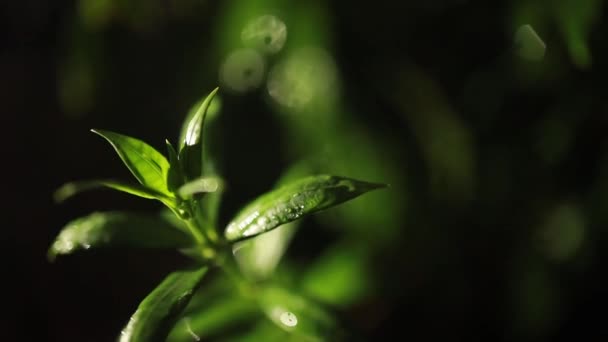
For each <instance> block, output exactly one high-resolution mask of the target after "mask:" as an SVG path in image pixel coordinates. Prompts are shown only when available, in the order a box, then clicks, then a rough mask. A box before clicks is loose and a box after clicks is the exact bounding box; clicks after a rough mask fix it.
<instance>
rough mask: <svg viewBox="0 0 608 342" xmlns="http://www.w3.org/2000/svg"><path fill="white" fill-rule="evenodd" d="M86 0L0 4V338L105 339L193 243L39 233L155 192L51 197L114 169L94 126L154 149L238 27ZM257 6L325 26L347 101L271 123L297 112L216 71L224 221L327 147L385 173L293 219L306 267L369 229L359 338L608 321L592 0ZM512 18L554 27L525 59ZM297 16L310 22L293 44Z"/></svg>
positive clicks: (343, 164)
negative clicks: (370, 186) (174, 247)
mask: <svg viewBox="0 0 608 342" xmlns="http://www.w3.org/2000/svg"><path fill="white" fill-rule="evenodd" d="M91 3H93V1H80V2H78V1H76V2H75V1H67V2H62V1H48V2H46V1H34V0H29V1H27V0H26V1H14V2H5V3H3V4H2V5H0V43H1V44H0V75H1V76H0V110H1V112H2V118H3V122H4V124H3V125H2V127H3V128H4V129H5V131H6V132H7V133H8V134H5V135H4V146H5V151H9V153H8V156H6V157H5V159H4V162H3V166H4V167H3V169H4V171H5V172H4V173H5V174H6V176H5V177H6V178H5V182H6V184H7V185H8V189H9V191H8V193H7V194H8V196H5V197H4V201H3V203H4V208H5V209H4V210H3V213H4V215H5V216H6V215H7V214H8V217H9V220H8V221H5V224H4V225H3V226H4V227H3V228H4V229H3V232H4V233H3V240H4V241H5V242H4V243H3V247H4V248H3V253H4V254H5V257H4V260H5V265H8V269H9V270H10V271H11V272H10V273H9V274H8V275H6V274H5V276H4V277H3V280H4V282H5V286H4V288H5V289H4V291H3V292H4V297H5V300H4V301H5V302H6V301H8V304H9V305H8V307H5V308H4V310H3V311H4V315H6V317H5V318H3V319H2V321H3V323H2V325H4V324H6V327H5V328H3V329H1V330H0V335H4V336H3V337H4V338H3V340H6V341H10V340H48V341H108V340H112V339H114V338H115V337H116V336H117V333H118V332H119V331H120V329H121V327H122V326H123V325H124V324H125V323H126V321H127V320H128V317H129V316H130V314H131V313H132V312H133V310H134V309H135V308H136V306H137V303H138V301H139V300H140V299H141V298H142V297H143V296H144V295H145V294H146V293H147V292H148V291H150V290H151V289H153V288H154V286H155V284H156V283H158V281H160V280H161V279H162V278H163V277H164V275H165V274H166V273H168V272H169V271H170V270H172V269H174V268H175V267H177V266H180V265H184V264H185V263H186V260H185V258H184V257H181V256H179V255H177V254H176V253H173V252H171V251H168V252H164V251H140V250H111V251H108V250H101V251H90V252H86V253H80V254H78V255H74V256H68V257H63V258H60V259H59V260H57V261H56V262H55V263H49V262H48V261H47V259H46V251H47V249H48V246H49V245H50V244H51V242H52V241H53V238H54V236H56V234H57V233H58V232H59V230H60V229H61V227H62V226H63V225H64V224H65V223H66V222H68V221H69V220H70V219H72V218H75V217H77V216H79V215H84V214H87V213H89V212H91V211H94V210H110V209H130V210H138V211H154V210H156V209H157V208H159V207H158V205H157V204H155V203H151V202H148V201H144V200H132V199H131V198H130V197H128V196H125V195H122V194H117V193H112V192H109V191H99V192H91V193H86V194H82V195H79V197H77V198H75V199H73V200H70V201H68V202H66V203H64V204H61V205H57V204H54V203H53V200H52V193H53V191H54V190H55V189H56V188H57V187H58V186H60V185H61V184H62V183H64V182H66V181H70V180H74V179H87V178H118V179H129V177H130V175H129V174H128V171H127V170H126V169H124V167H123V166H122V165H121V163H120V161H119V160H118V158H116V157H115V155H114V154H113V152H112V151H111V149H110V148H109V146H107V145H106V143H105V142H104V141H102V140H101V139H98V138H97V137H95V136H93V135H92V134H90V133H89V132H88V130H89V129H90V128H93V127H100V128H106V129H111V130H113V131H117V132H122V133H125V134H128V135H132V136H136V137H139V138H141V139H143V140H145V141H148V142H150V144H152V145H153V146H156V147H158V148H159V149H160V148H161V147H163V146H162V145H163V139H164V138H170V139H175V138H176V137H177V132H179V129H180V125H181V120H182V118H183V117H184V116H185V114H186V113H187V112H188V110H189V108H190V106H192V104H193V103H194V102H196V101H197V100H198V99H200V98H201V97H202V96H204V94H206V93H207V92H208V91H210V90H211V89H212V88H214V87H215V86H216V85H217V84H218V83H219V80H218V69H219V67H220V65H221V63H222V61H223V59H224V58H225V56H226V55H227V54H228V52H230V48H231V47H234V46H236V45H237V43H234V41H237V42H238V39H235V40H234V41H231V40H230V39H231V38H230V37H231V35H230V34H231V33H230V31H229V30H228V29H227V27H228V28H229V27H231V26H237V27H236V28H235V30H236V31H237V32H239V31H240V28H239V27H238V25H239V23H238V21H235V22H230V21H229V20H226V18H227V17H229V16H228V15H227V14H226V13H228V12H229V11H232V10H234V8H238V7H239V6H241V5H239V4H238V2H226V3H222V4H219V3H216V2H213V1H208V2H206V1H195V0H189V1H186V0H185V1H177V0H174V1H157V0H155V1H132V2H130V3H129V5H124V6H120V5H112V4H113V3H118V1H116V2H113V1H99V3H101V4H106V5H99V8H101V9H99V8H97V7H95V6H94V5H91ZM256 4H257V5H259V8H257V9H256V10H257V11H261V12H262V13H263V12H264V11H265V10H267V9H269V10H271V12H272V13H277V14H278V16H279V17H281V16H282V17H283V18H285V21H286V24H287V27H288V30H291V29H292V26H291V25H292V24H293V27H294V28H293V30H292V31H288V32H289V33H288V36H287V41H288V43H287V44H286V48H285V50H286V51H297V47H298V46H297V44H309V45H310V44H315V43H317V44H318V45H319V46H321V47H322V48H324V49H325V50H326V51H327V52H328V53H329V55H331V56H333V58H334V61H335V68H336V69H335V70H334V71H335V72H336V73H337V75H339V76H338V83H339V84H340V87H339V91H340V92H339V94H338V95H335V94H334V95H332V96H336V97H337V98H339V100H336V101H335V102H336V103H337V104H330V105H324V104H321V105H319V106H318V107H311V108H312V109H308V112H315V113H316V110H317V109H319V108H320V109H319V110H320V111H323V110H327V111H338V112H340V115H339V116H336V118H334V119H331V120H327V122H329V123H327V122H326V121H323V120H324V119H319V117H316V116H314V115H313V116H310V118H309V119H306V118H305V119H302V118H301V117H300V118H298V119H295V120H284V119H282V118H281V115H284V113H290V112H291V111H290V110H285V109H281V108H280V106H277V104H275V103H273V102H272V98H271V97H269V96H268V95H267V93H266V88H265V87H264V86H263V85H262V86H260V87H258V88H254V89H252V90H250V91H248V92H245V93H238V92H234V91H230V86H229V85H228V86H225V87H224V86H223V87H222V90H221V92H220V95H221V96H222V99H221V100H222V110H221V120H219V123H218V125H217V132H219V133H217V135H218V138H217V139H218V141H219V142H218V146H220V147H221V149H220V150H221V156H222V157H221V159H222V161H223V167H222V169H223V175H224V178H225V179H226V180H227V183H228V184H229V188H228V193H227V196H226V201H225V203H224V206H223V208H222V217H223V222H226V220H227V219H229V217H230V214H231V213H233V212H234V211H235V210H236V209H238V207H240V206H241V205H242V204H244V203H245V202H246V201H247V200H250V199H251V198H253V197H254V196H255V195H256V194H259V193H261V192H263V191H265V190H267V189H269V188H270V187H271V186H272V184H273V183H274V181H275V180H276V179H277V178H278V177H279V175H280V174H281V173H282V170H283V169H284V168H285V167H287V166H288V165H290V164H291V163H292V162H293V161H296V160H299V159H301V158H302V157H309V156H316V154H317V153H318V152H319V151H320V150H323V151H325V149H328V150H329V151H330V152H327V153H328V154H327V156H328V157H327V158H326V159H325V160H326V163H325V164H323V166H324V169H326V170H327V172H333V171H334V170H339V171H340V172H342V173H345V174H348V175H352V176H360V177H361V178H363V179H369V180H373V181H384V182H388V183H391V185H392V187H391V188H390V189H389V190H388V192H389V194H387V195H377V197H374V198H372V199H371V200H369V202H357V203H358V204H359V207H351V209H352V210H350V211H357V212H359V215H363V216H364V217H367V219H366V220H363V221H362V220H361V219H360V216H357V215H356V213H355V214H353V213H350V212H349V209H348V208H347V209H345V210H344V211H342V212H341V214H340V215H342V216H341V217H342V218H344V219H345V220H346V221H347V222H358V223H359V225H360V227H356V228H353V229H352V230H353V231H352V232H350V231H348V229H342V228H340V227H338V226H339V225H338V224H335V221H336V220H333V218H332V216H331V215H330V216H328V217H329V218H326V219H324V220H318V221H315V220H307V221H305V223H304V225H305V226H307V227H306V228H307V229H302V230H301V231H300V232H298V235H297V236H296V239H295V241H294V243H293V245H292V246H291V249H290V251H289V253H288V256H289V257H290V258H291V259H292V260H293V262H294V263H295V264H297V265H302V267H305V265H306V264H307V263H308V262H310V261H311V260H314V259H315V258H316V256H317V255H319V254H320V253H321V252H322V251H323V250H324V249H325V248H326V247H327V246H329V245H330V244H331V243H333V242H335V241H338V240H339V239H340V238H341V237H342V236H343V235H348V236H349V238H350V239H351V240H353V241H363V242H365V243H368V244H369V246H371V247H370V255H371V256H370V260H369V270H368V271H369V272H367V273H366V274H368V275H369V276H370V277H372V278H373V283H374V286H373V288H374V291H372V292H371V294H370V295H368V296H366V297H365V299H363V300H360V301H357V302H355V303H354V304H352V305H350V306H348V307H347V308H346V309H344V310H343V311H342V314H343V315H344V316H346V317H349V319H352V320H353V321H354V322H356V323H357V324H358V325H359V326H360V327H362V328H361V329H362V330H363V333H364V334H365V335H364V336H369V338H372V337H373V338H382V337H388V336H396V337H398V338H399V339H403V340H413V341H422V340H425V341H428V340H439V339H449V340H452V341H461V340H462V341H465V340H467V341H471V340H475V341H476V340H495V341H500V340H503V341H511V340H523V341H525V340H529V341H545V340H546V341H556V340H564V341H566V340H573V339H576V340H586V341H600V340H604V339H605V338H606V337H608V325H607V324H606V322H605V315H604V314H603V312H604V311H605V308H606V305H608V300H607V299H608V297H607V290H606V288H607V286H608V282H607V279H606V268H605V261H606V260H608V255H607V253H608V252H607V249H606V248H605V246H606V243H608V241H607V239H608V236H607V234H606V229H607V228H606V224H607V223H608V205H607V204H606V203H608V134H607V133H606V132H607V129H608V104H607V102H606V100H605V94H606V91H605V89H606V87H605V77H606V75H608V73H607V72H606V60H607V58H608V56H607V52H608V50H607V46H606V44H605V37H606V34H608V27H607V26H606V22H605V21H604V20H603V19H604V15H603V12H602V9H603V7H604V6H603V3H602V2H601V1H591V0H585V1H567V0H563V1H555V2H553V1H515V0H513V1H494V2H488V1H464V0H462V1H457V0H433V1H424V2H423V1H416V2H414V1H403V2H390V1H386V2H382V1H376V2H364V1H331V2H327V3H324V2H310V3H308V4H303V2H294V3H293V4H290V5H286V2H281V1H275V2H272V3H271V2H267V4H265V3H264V2H263V1H262V2H256ZM87 6H88V7H87ZM104 6H106V7H104ZM243 6H244V5H242V6H241V7H243ZM264 6H267V7H264ZM249 7H255V6H253V5H250V6H249ZM91 8H93V9H91ZM311 8H312V10H311ZM303 9H305V10H303ZM255 13H256V12H255V11H252V13H251V15H252V16H253V15H255ZM312 14H320V15H312ZM298 15H301V16H302V17H301V18H299V17H298ZM237 17H238V16H237ZM294 18H296V19H297V18H299V20H301V22H299V24H298V25H300V26H297V25H296V22H297V20H296V19H294ZM522 24H531V25H532V26H533V27H534V28H535V29H536V31H537V32H538V34H539V36H540V37H542V39H543V40H544V42H545V43H546V45H547V49H546V53H545V56H544V58H543V59H542V60H539V61H529V60H525V59H524V58H521V57H519V56H518V54H517V49H518V48H517V47H516V46H514V44H513V36H514V33H515V31H516V29H517V27H519V26H520V25H522ZM321 26H322V27H323V28H322V29H320V28H319V27H321ZM298 30H299V31H298ZM309 31H310V32H313V31H315V32H317V33H316V34H317V36H314V35H313V34H312V33H311V34H310V35H311V37H312V38H311V37H307V36H306V34H307V33H308V32H309ZM292 32H293V36H298V32H300V37H305V38H301V41H300V42H297V43H291V42H293V41H290V38H291V37H292V36H291V35H290V34H291V33H292ZM319 32H320V33H319ZM232 38H234V37H232ZM302 41H303V43H302ZM290 44H291V45H290ZM283 53H284V54H287V53H288V52H281V53H279V54H278V55H275V56H272V57H270V59H269V60H270V62H269V63H275V62H278V61H280V60H281V58H283V57H284V55H283ZM332 91H333V90H332ZM330 95H331V94H330ZM330 95H327V96H330ZM296 112H297V111H296ZM308 112H307V110H302V111H301V112H299V114H297V115H305V114H302V113H308ZM313 114H314V113H313ZM317 114H318V113H317ZM311 115H312V114H311ZM4 120H7V121H4ZM303 122H308V125H309V126H306V123H303ZM316 125H318V127H316ZM319 127H321V128H319ZM327 127H329V128H327ZM360 138H361V139H360ZM341 139H342V140H341ZM335 146H338V147H335ZM334 147H335V148H334ZM336 151H337V152H336ZM324 153H325V152H324ZM332 153H337V154H338V155H339V156H340V157H339V158H336V157H335V156H336V155H335V154H332ZM338 159H339V162H340V165H339V166H336V165H334V164H335V163H334V162H335V161H336V160H338ZM327 160H328V161H327ZM382 196H384V197H382ZM358 201H359V200H358ZM361 201H363V199H362V200H361ZM354 205H355V204H354ZM353 208H354V209H353ZM355 209H356V210H355ZM360 209H363V210H360ZM366 211H368V212H366ZM349 215H350V216H349ZM353 215H354V216H353ZM349 220H350V221H349ZM332 227H334V228H332ZM335 227H338V228H335Z"/></svg>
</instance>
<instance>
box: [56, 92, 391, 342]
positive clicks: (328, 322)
mask: <svg viewBox="0 0 608 342" xmlns="http://www.w3.org/2000/svg"><path fill="white" fill-rule="evenodd" d="M216 92H217V89H215V90H214V91H213V92H211V93H210V94H209V96H207V97H206V99H205V100H204V101H203V102H202V103H201V105H200V106H199V107H198V110H196V111H193V112H192V113H191V114H190V115H189V116H188V117H187V118H186V121H185V123H184V126H183V129H182V132H181V135H180V141H179V149H178V150H179V151H178V150H176V149H175V148H174V147H173V145H171V143H170V142H169V141H167V142H166V145H167V153H168V159H166V158H165V157H164V156H163V155H162V154H161V153H160V152H158V151H157V150H155V149H154V148H153V147H151V146H150V145H148V144H146V143H145V142H143V141H140V140H138V139H135V138H131V137H128V136H125V135H121V134H118V133H113V132H109V131H103V130H93V132H94V133H96V134H98V135H100V136H101V137H103V138H105V139H106V140H107V141H108V142H109V143H110V144H111V145H112V146H113V147H114V149H115V150H116V152H117V153H118V155H119V156H120V158H121V159H122V161H123V162H124V164H125V165H126V166H127V167H128V168H129V170H130V171H131V173H132V174H133V175H134V176H135V178H136V179H137V181H138V182H139V184H128V183H123V182H118V181H113V180H98V181H84V182H73V183H68V184H66V185H64V186H63V187H61V188H60V189H59V190H58V191H57V192H56V194H55V196H56V199H57V200H59V201H61V200H64V199H66V198H68V197H70V196H72V195H74V194H76V193H79V192H81V191H84V190H89V189H93V188H97V187H109V188H112V189H115V190H118V191H123V192H126V193H129V194H132V195H135V196H139V197H143V198H147V199H155V200H158V201H160V202H162V203H163V204H164V205H165V206H166V207H167V208H168V210H169V211H164V212H163V213H162V214H161V215H160V216H147V215H141V214H134V213H126V212H98V213H93V214H91V215H89V216H86V217H82V218H79V219H76V220H74V221H72V222H70V223H68V224H67V226H66V227H64V228H63V230H62V231H61V232H60V234H59V235H58V236H57V238H56V239H55V241H54V243H53V244H52V245H51V247H50V249H49V254H48V255H49V258H50V259H51V260H52V259H54V258H55V257H56V256H57V255H63V254H71V253H73V252H75V251H78V250H82V249H89V248H100V247H105V246H129V247H131V246H132V247H153V248H176V249H178V250H179V251H180V252H182V253H184V254H186V255H187V256H189V257H192V259H193V263H194V266H193V267H192V268H190V269H186V270H178V271H175V272H173V273H171V274H169V275H168V276H167V277H166V278H165V280H164V281H163V282H162V283H161V284H160V285H159V286H158V287H157V288H156V289H154V290H153V291H152V292H151V293H150V294H149V295H148V296H147V297H146V298H145V299H144V300H143V301H142V302H141V304H140V305H139V307H138V308H137V311H136V312H135V313H134V314H133V316H132V317H131V319H130V320H129V322H128V324H127V325H126V327H125V328H124V329H123V331H122V333H121V335H120V341H152V340H164V339H166V338H167V336H168V335H169V333H170V332H171V331H172V329H174V327H175V326H176V324H177V323H178V320H180V318H182V317H184V315H185V311H188V315H189V316H188V319H192V321H195V320H199V321H203V323H202V326H203V327H209V324H211V325H213V324H216V325H218V324H224V323H222V322H223V321H230V320H231V319H233V320H237V319H238V318H239V317H242V316H243V315H245V316H247V317H255V314H253V315H252V312H260V313H263V314H264V315H265V316H266V317H267V318H268V319H269V321H270V322H273V323H275V324H276V325H277V326H278V327H280V328H282V329H283V330H285V331H287V332H289V336H290V338H295V339H300V338H303V339H313V340H318V339H326V338H329V336H333V337H332V338H335V337H336V335H335V334H336V331H337V330H336V321H335V320H334V318H333V317H332V316H331V315H330V314H329V313H328V312H327V311H326V310H325V309H324V308H323V307H322V306H320V305H318V304H316V303H314V302H313V301H311V300H309V299H307V298H306V297H305V296H303V295H301V294H298V293H296V292H294V291H291V290H289V289H287V288H285V287H283V286H282V285H281V284H279V283H278V282H275V281H264V282H260V281H256V279H252V278H251V277H248V276H247V272H248V271H251V267H249V269H248V266H247V263H246V262H245V263H240V265H239V266H240V267H241V271H239V270H238V269H237V268H236V267H235V265H236V263H235V262H234V260H233V258H232V252H233V250H234V246H235V244H242V243H243V242H241V241H243V240H246V239H250V238H252V237H254V236H257V235H260V234H264V233H267V232H269V231H271V230H273V229H275V228H277V227H279V226H282V225H283V226H284V227H286V224H288V223H290V222H292V221H295V220H298V219H299V218H301V217H303V216H305V215H308V214H311V213H314V212H317V211H320V210H323V209H326V208H329V207H332V206H335V205H337V204H340V203H342V202H345V201H348V200H350V199H353V198H355V197H357V196H359V195H361V194H363V193H365V192H367V191H370V190H374V189H378V188H381V187H384V186H385V185H382V184H373V183H368V182H363V181H358V180H354V179H350V178H345V177H339V176H330V175H316V176H309V177H305V178H301V179H299V180H296V181H291V182H289V183H287V184H284V185H282V186H279V187H277V188H276V189H275V190H272V191H270V192H268V193H266V194H264V195H262V196H260V197H258V198H257V199H256V200H254V201H253V202H251V203H250V204H249V205H247V206H245V207H244V208H243V209H242V210H241V211H240V212H239V213H238V214H237V215H235V216H234V218H233V219H232V220H231V221H230V223H228V224H227V226H226V228H225V230H224V232H223V234H221V233H220V232H219V231H218V229H217V228H218V227H217V226H218V224H217V212H218V208H219V199H220V195H221V188H222V181H221V180H220V178H219V177H218V176H217V175H216V174H215V173H214V172H213V171H212V167H211V165H212V161H211V160H209V158H208V156H207V155H206V153H204V149H203V126H204V123H205V117H206V114H207V110H208V108H209V105H210V104H211V101H212V99H213V97H214V95H215V94H216ZM275 232H279V231H275ZM271 247H272V246H264V248H271ZM244 255H245V256H247V254H244ZM278 257H280V253H279V256H278ZM216 268H217V269H220V270H223V271H224V272H223V273H224V274H226V275H228V277H225V278H218V279H220V280H218V281H216V282H215V283H210V285H209V286H206V288H205V290H206V291H208V292H209V293H208V295H209V296H211V297H214V300H215V301H218V300H219V301H220V305H215V306H214V305H208V306H206V307H205V305H203V304H205V303H207V304H208V301H206V300H205V295H206V294H205V291H199V293H200V297H201V298H202V299H201V298H199V299H197V300H195V301H193V303H190V306H189V302H190V301H191V298H192V297H193V295H194V294H195V292H196V290H197V289H198V288H199V285H200V284H201V282H202V280H203V278H205V277H206V275H207V274H208V273H210V271H211V270H213V269H216ZM222 279H224V280H222ZM226 279H230V280H231V281H232V284H229V283H226V281H225V280H226ZM214 288H215V289H216V290H217V289H218V288H219V289H220V291H216V290H214ZM225 289H235V291H233V292H226V291H224V290H225ZM218 293H219V294H220V296H217V294H218ZM235 293H236V294H235ZM201 303H203V304H201ZM201 306H202V307H201ZM187 307H188V309H187V310H186V308H187ZM214 310H215V311H214ZM201 317H202V318H201ZM205 317H212V318H211V319H210V320H209V319H205ZM218 317H219V318H218ZM267 321H268V320H267ZM179 322H180V324H183V325H185V326H184V327H183V329H181V328H180V329H179V330H178V332H176V333H174V334H171V337H170V339H172V340H180V339H190V340H192V338H193V337H194V338H195V339H198V336H196V335H194V333H193V332H192V331H191V330H190V326H189V321H188V320H180V321H179ZM182 322H183V323H182ZM205 322H207V323H205ZM209 322H211V323H209ZM214 322H215V323H214ZM218 322H219V323H218ZM193 324H194V323H193ZM205 324H206V325H205ZM226 324H227V323H226ZM265 324H266V325H265ZM267 324H268V323H264V324H258V328H257V329H255V330H253V331H251V334H250V336H252V337H253V336H255V335H256V334H261V333H263V331H264V329H268V325H267ZM199 326H201V324H200V322H199ZM260 331H262V332H260ZM180 332H181V334H180ZM185 332H188V333H191V334H192V336H188V335H186V334H185Z"/></svg>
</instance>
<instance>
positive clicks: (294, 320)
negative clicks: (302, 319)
mask: <svg viewBox="0 0 608 342" xmlns="http://www.w3.org/2000/svg"><path fill="white" fill-rule="evenodd" d="M279 319H280V320H281V323H283V324H285V325H286V326H288V327H295V326H296V325H298V317H297V316H296V315H295V314H293V313H291V312H289V311H285V312H283V313H282V314H281V317H280V318H279Z"/></svg>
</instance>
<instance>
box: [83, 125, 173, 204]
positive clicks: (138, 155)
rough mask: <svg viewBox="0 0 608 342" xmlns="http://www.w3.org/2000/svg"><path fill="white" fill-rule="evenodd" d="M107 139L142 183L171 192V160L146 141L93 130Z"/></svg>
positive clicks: (158, 189)
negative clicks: (169, 177)
mask: <svg viewBox="0 0 608 342" xmlns="http://www.w3.org/2000/svg"><path fill="white" fill-rule="evenodd" d="M91 131H92V132H93V133H95V134H98V135H99V136H101V137H103V138H104V139H106V140H107V141H108V142H109V143H110V144H111V145H112V146H113V147H114V149H115V150H116V152H117V153H118V155H119V156H120V158H121V159H122V161H123V162H124V163H125V165H126V166H127V167H128V168H129V170H130V171H131V173H132V174H133V175H134V176H135V178H137V180H138V181H139V182H140V183H141V184H142V185H145V186H147V187H149V188H151V189H154V190H156V191H158V192H161V193H163V194H169V190H168V189H167V174H168V172H169V162H168V161H167V159H166V158H165V157H164V156H163V155H162V154H161V153H160V152H158V151H157V150H156V149H154V147H152V146H150V145H148V144H146V143H145V142H143V141H141V140H139V139H135V138H132V137H128V136H126V135H122V134H118V133H114V132H110V131H103V130H94V129H93V130H91Z"/></svg>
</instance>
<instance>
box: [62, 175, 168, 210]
mask: <svg viewBox="0 0 608 342" xmlns="http://www.w3.org/2000/svg"><path fill="white" fill-rule="evenodd" d="M104 187H105V188H110V189H114V190H118V191H122V192H126V193H128V194H131V195H135V196H138V197H143V198H147V199H157V200H159V201H161V202H163V203H165V204H167V205H168V206H172V205H174V201H173V199H172V198H169V197H167V196H166V195H164V194H161V193H159V192H157V191H155V190H152V189H150V188H147V187H145V186H142V185H138V184H127V183H123V182H119V181H114V180H87V181H77V182H70V183H66V184H64V185H62V186H61V187H60V188H59V189H57V191H55V193H54V194H53V198H54V200H55V201H56V202H63V201H65V200H66V199H68V198H70V197H72V196H74V195H76V194H79V193H81V192H83V191H88V190H93V189H97V188H104Z"/></svg>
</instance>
